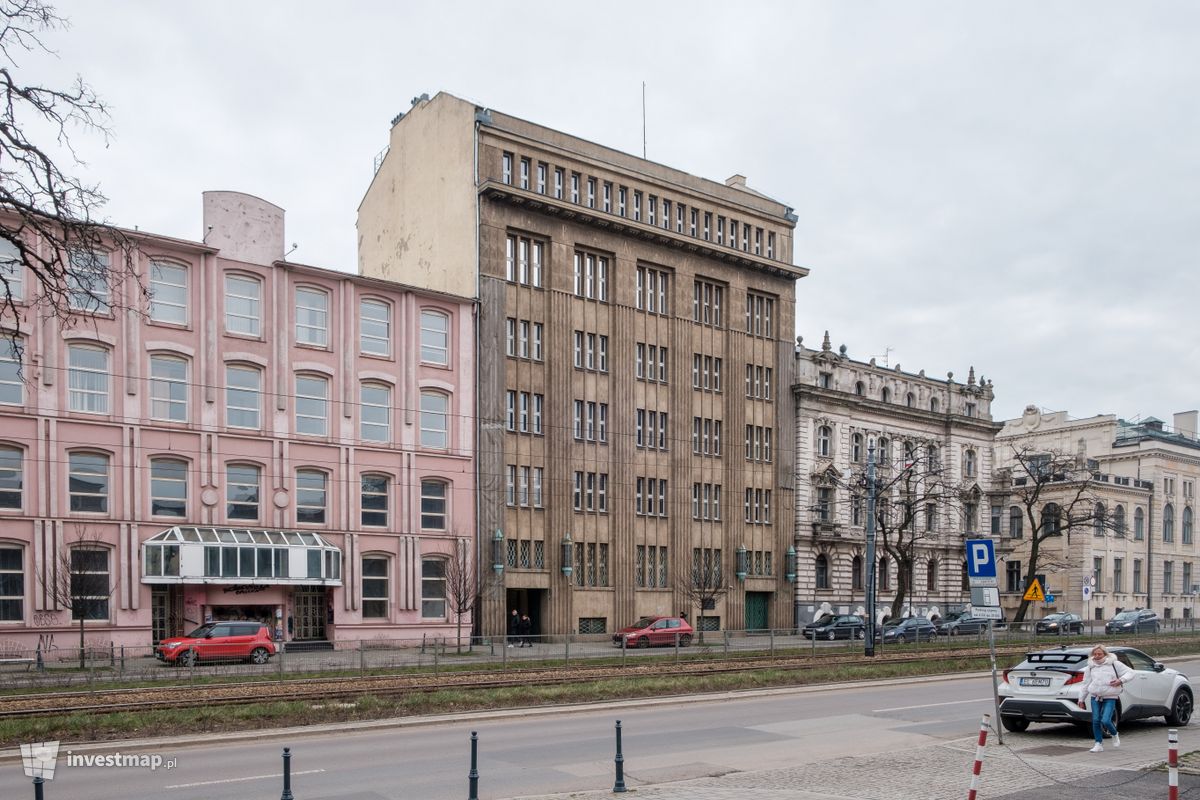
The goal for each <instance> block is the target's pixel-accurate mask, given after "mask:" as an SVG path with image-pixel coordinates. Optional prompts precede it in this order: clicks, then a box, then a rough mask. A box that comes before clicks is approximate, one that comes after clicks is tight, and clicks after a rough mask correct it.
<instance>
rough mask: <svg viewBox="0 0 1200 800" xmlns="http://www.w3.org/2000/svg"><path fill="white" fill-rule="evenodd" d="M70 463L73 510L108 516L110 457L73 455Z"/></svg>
mask: <svg viewBox="0 0 1200 800" xmlns="http://www.w3.org/2000/svg"><path fill="white" fill-rule="evenodd" d="M68 463H69V469H70V475H69V490H70V495H71V510H72V511H81V512H84V513H89V514H107V513H108V490H109V476H108V463H109V462H108V456H106V455H103V454H101V453H71V455H70V457H69V459H68Z"/></svg>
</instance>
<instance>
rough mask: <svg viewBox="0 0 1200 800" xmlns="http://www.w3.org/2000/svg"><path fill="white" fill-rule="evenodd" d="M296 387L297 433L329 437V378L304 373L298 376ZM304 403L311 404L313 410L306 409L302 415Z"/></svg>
mask: <svg viewBox="0 0 1200 800" xmlns="http://www.w3.org/2000/svg"><path fill="white" fill-rule="evenodd" d="M295 386H296V414H295V419H296V433H297V434H300V435H302V436H328V435H329V378H327V377H326V376H324V375H313V374H309V373H304V372H302V373H299V374H297V375H296V380H295ZM318 389H320V391H317V390H318ZM302 403H304V404H306V405H308V404H311V406H312V407H311V409H309V408H305V409H304V413H301V404H302ZM318 405H319V413H318Z"/></svg>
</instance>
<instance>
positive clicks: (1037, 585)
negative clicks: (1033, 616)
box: [1025, 578, 1046, 602]
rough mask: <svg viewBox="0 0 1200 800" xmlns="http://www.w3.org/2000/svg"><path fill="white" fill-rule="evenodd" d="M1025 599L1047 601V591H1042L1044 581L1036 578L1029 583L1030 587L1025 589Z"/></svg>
mask: <svg viewBox="0 0 1200 800" xmlns="http://www.w3.org/2000/svg"><path fill="white" fill-rule="evenodd" d="M1025 599H1026V600H1037V601H1039V602H1044V601H1045V599H1046V593H1045V592H1043V591H1042V582H1041V581H1039V580H1038V579H1037V578H1034V579H1033V583H1031V584H1029V588H1028V589H1026V590H1025Z"/></svg>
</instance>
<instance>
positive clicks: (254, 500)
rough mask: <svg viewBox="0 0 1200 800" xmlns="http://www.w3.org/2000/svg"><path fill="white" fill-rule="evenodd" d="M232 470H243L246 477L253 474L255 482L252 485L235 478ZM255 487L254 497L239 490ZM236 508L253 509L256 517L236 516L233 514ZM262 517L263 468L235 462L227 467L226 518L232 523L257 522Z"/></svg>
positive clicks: (240, 478) (240, 477) (241, 478)
mask: <svg viewBox="0 0 1200 800" xmlns="http://www.w3.org/2000/svg"><path fill="white" fill-rule="evenodd" d="M232 470H242V471H244V475H245V476H247V477H248V476H249V475H251V474H253V476H254V482H253V483H250V482H248V481H247V480H244V479H243V477H242V476H238V479H237V480H235V476H234V475H233V474H232ZM250 487H253V489H254V492H253V495H252V496H251V494H250V493H249V492H248V491H243V493H241V494H239V493H238V492H237V491H236V490H237V489H239V488H240V489H243V490H246V489H249V488H250ZM234 507H237V508H244V509H253V510H254V516H235V515H234V514H232V513H231V512H232V511H233V509H234ZM261 516H262V467H260V466H258V465H257V464H246V463H239V462H233V463H229V464H226V465H225V518H226V519H227V520H228V521H230V522H257V521H258V520H259V519H260V518H261Z"/></svg>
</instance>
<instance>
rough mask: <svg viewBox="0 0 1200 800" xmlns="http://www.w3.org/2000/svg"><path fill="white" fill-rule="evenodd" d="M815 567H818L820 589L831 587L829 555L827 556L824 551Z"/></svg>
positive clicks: (817, 575)
mask: <svg viewBox="0 0 1200 800" xmlns="http://www.w3.org/2000/svg"><path fill="white" fill-rule="evenodd" d="M815 569H816V577H817V588H818V589H828V588H829V557H828V556H826V555H825V554H824V553H821V554H820V555H818V556H817V563H816V566H815Z"/></svg>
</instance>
